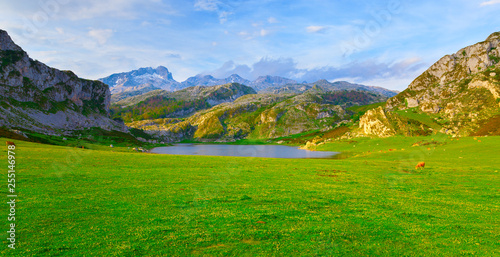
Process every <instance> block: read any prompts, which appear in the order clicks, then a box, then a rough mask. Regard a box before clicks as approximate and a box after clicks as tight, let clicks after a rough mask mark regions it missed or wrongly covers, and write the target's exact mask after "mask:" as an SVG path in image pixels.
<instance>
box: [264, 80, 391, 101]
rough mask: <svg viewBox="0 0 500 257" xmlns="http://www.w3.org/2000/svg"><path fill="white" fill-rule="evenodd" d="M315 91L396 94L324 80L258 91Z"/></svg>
mask: <svg viewBox="0 0 500 257" xmlns="http://www.w3.org/2000/svg"><path fill="white" fill-rule="evenodd" d="M313 89H314V90H315V91H322V92H328V91H339V90H358V91H366V92H372V93H377V94H381V95H383V96H387V97H393V96H395V95H397V94H398V92H397V91H393V90H389V89H385V88H381V87H373V86H365V85H360V84H353V83H349V82H346V81H336V82H328V81H327V80H325V79H322V80H318V81H316V82H313V83H302V84H300V83H291V84H285V85H278V86H271V87H267V88H265V89H262V90H260V91H259V93H261V94H262V93H270V94H284V93H293V94H299V93H303V92H305V91H308V90H313Z"/></svg>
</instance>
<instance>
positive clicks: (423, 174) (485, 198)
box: [0, 135, 500, 256]
mask: <svg viewBox="0 0 500 257" xmlns="http://www.w3.org/2000/svg"><path fill="white" fill-rule="evenodd" d="M1 140H2V141H5V140H6V139H1ZM15 142H16V143H17V148H16V150H15V152H16V157H17V158H16V161H17V163H16V165H17V174H16V175H17V177H16V179H17V187H16V189H17V193H18V195H19V198H18V203H17V205H16V208H17V212H16V216H17V220H16V223H17V227H16V228H17V229H16V230H17V244H16V249H15V250H11V249H9V248H8V247H7V241H6V236H5V233H4V237H3V239H2V242H3V243H4V245H3V246H2V247H1V248H0V255H1V256H34V255H42V256H43V255H47V256H94V255H95V256H138V255H150V256H158V255H164V256H187V255H193V256H220V255H232V256H256V255H266V256H332V255H333V256H336V255H338V256H469V255H470V256H473V255H474V256H476V255H477V256H499V255H500V251H499V249H500V235H499V231H500V221H499V213H500V206H499V205H500V198H499V196H500V183H499V182H500V178H499V176H500V174H499V173H498V172H499V171H500V158H499V157H498V156H499V155H498V153H500V137H480V138H473V137H470V138H460V139H459V140H456V139H451V138H448V137H446V136H442V135H436V136H433V137H420V138H418V137H417V138H405V137H394V138H390V139H355V140H351V141H342V142H335V143H328V144H324V145H320V146H319V147H318V148H319V149H320V150H333V151H342V152H343V153H344V156H348V158H345V159H287V160H285V159H266V158H234V157H203V156H199V157H195V156H167V155H153V154H144V153H131V152H126V151H121V150H120V149H117V148H115V149H105V148H102V149H101V148H97V150H88V149H81V148H71V147H62V146H51V145H43V144H37V143H31V142H23V141H15ZM1 149H2V150H1V151H0V152H1V153H2V160H0V162H1V161H3V162H4V171H3V172H2V176H4V178H3V179H2V181H4V185H3V186H2V187H1V190H0V192H1V194H2V195H4V202H6V201H7V197H6V195H7V194H8V193H7V186H6V180H7V175H6V174H7V168H6V167H7V147H6V146H3V147H2V148H1ZM111 150H113V151H115V152H112V151H111ZM122 150H123V149H122ZM420 161H425V163H426V167H425V169H424V170H418V171H417V170H415V165H416V164H417V163H418V162H420ZM8 211H9V210H8V205H7V204H3V205H2V207H1V212H0V219H1V220H2V222H1V224H2V229H3V230H4V231H7V230H8V226H9V223H10V222H8V221H7V214H8Z"/></svg>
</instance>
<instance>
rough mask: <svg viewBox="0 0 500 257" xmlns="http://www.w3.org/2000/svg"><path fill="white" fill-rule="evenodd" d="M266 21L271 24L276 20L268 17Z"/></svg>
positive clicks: (276, 21)
mask: <svg viewBox="0 0 500 257" xmlns="http://www.w3.org/2000/svg"><path fill="white" fill-rule="evenodd" d="M267 22H269V23H271V24H273V23H278V20H277V19H276V18H274V17H269V19H267Z"/></svg>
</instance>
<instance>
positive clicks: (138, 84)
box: [99, 66, 181, 94]
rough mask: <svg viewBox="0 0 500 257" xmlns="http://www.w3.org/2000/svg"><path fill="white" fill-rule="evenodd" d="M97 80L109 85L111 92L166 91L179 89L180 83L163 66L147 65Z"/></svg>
mask: <svg viewBox="0 0 500 257" xmlns="http://www.w3.org/2000/svg"><path fill="white" fill-rule="evenodd" d="M99 80H100V81H102V82H104V83H105V84H108V85H109V87H110V89H111V93H112V94H117V93H123V92H134V91H142V93H145V92H148V91H151V90H155V89H164V90H168V91H175V90H178V89H181V88H180V86H181V85H180V83H179V82H177V81H175V80H174V78H173V77H172V73H170V72H169V71H168V69H167V68H165V67H163V66H159V67H158V68H156V69H153V68H151V67H148V68H140V69H138V70H133V71H130V72H123V73H115V74H112V75H110V76H108V77H105V78H101V79H99Z"/></svg>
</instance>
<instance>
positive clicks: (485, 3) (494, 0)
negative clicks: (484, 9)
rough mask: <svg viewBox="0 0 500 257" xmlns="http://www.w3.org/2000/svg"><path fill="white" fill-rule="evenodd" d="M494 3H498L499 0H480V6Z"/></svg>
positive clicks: (499, 2)
mask: <svg viewBox="0 0 500 257" xmlns="http://www.w3.org/2000/svg"><path fill="white" fill-rule="evenodd" d="M494 4H500V0H490V1H486V2H482V3H481V6H488V5H494Z"/></svg>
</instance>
